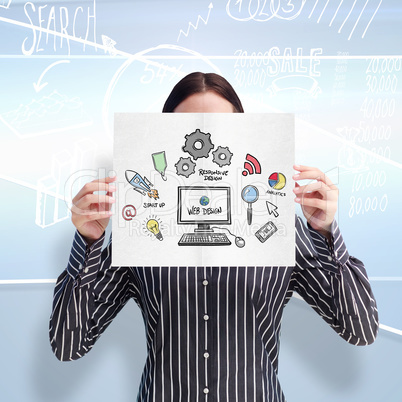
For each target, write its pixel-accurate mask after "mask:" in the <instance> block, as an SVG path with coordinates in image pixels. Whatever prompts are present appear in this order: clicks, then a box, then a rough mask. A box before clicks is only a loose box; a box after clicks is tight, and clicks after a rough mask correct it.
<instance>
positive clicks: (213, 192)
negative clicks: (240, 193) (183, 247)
mask: <svg viewBox="0 0 402 402" xmlns="http://www.w3.org/2000/svg"><path fill="white" fill-rule="evenodd" d="M177 223H178V224H181V225H188V224H194V225H197V226H196V228H195V229H194V232H213V229H212V228H211V226H212V225H230V224H231V223H232V215H231V194H230V187H209V186H180V187H178V199H177Z"/></svg>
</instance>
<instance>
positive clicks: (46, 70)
mask: <svg viewBox="0 0 402 402" xmlns="http://www.w3.org/2000/svg"><path fill="white" fill-rule="evenodd" d="M61 63H70V60H59V61H55V62H54V63H52V64H51V65H50V66H48V67H47V68H45V70H44V71H43V73H42V74H41V75H40V77H39V80H38V82H34V83H33V86H34V88H35V91H36V92H40V91H41V90H42V89H43V88H45V86H46V85H47V82H45V83H43V84H41V81H42V79H43V77H44V75H45V74H46V73H47V72H48V71H49V70H50V69H51V68H53V67H54V66H55V65H57V64H61Z"/></svg>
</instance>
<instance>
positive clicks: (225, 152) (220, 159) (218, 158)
mask: <svg viewBox="0 0 402 402" xmlns="http://www.w3.org/2000/svg"><path fill="white" fill-rule="evenodd" d="M212 155H213V156H214V158H213V160H212V161H213V162H214V163H216V164H217V165H219V167H222V166H226V165H230V162H231V160H232V156H233V154H232V152H230V150H229V148H228V147H221V146H219V147H218V148H216V150H215V151H214V152H212Z"/></svg>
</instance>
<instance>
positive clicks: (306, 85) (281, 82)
mask: <svg viewBox="0 0 402 402" xmlns="http://www.w3.org/2000/svg"><path fill="white" fill-rule="evenodd" d="M288 90H293V91H303V92H307V93H309V94H310V95H311V96H312V97H313V98H315V99H316V98H317V97H318V95H320V94H321V93H322V91H321V88H320V87H319V85H318V81H317V80H316V79H314V78H313V77H307V76H306V75H287V76H285V77H280V78H276V79H274V80H273V81H272V83H271V85H270V86H269V87H268V88H267V89H266V91H267V92H268V93H269V94H270V95H271V96H275V95H277V93H278V92H280V91H288Z"/></svg>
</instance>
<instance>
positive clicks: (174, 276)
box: [50, 217, 378, 402]
mask: <svg viewBox="0 0 402 402" xmlns="http://www.w3.org/2000/svg"><path fill="white" fill-rule="evenodd" d="M103 240H104V237H102V238H100V239H99V240H98V241H97V242H95V243H94V244H93V245H92V246H91V247H87V246H86V243H85V241H84V239H83V238H82V237H81V236H80V234H79V233H78V232H76V234H75V238H74V242H73V246H72V250H71V255H70V259H69V263H68V266H67V268H66V270H65V271H64V272H63V273H62V274H61V275H60V277H59V278H58V281H57V284H56V287H55V292H54V300H53V311H52V315H51V318H50V342H51V345H52V348H53V351H54V353H55V354H56V356H57V357H58V358H59V359H60V360H75V359H78V358H80V357H82V356H83V355H85V354H86V353H87V352H89V351H90V350H91V348H92V347H93V345H94V343H95V341H96V340H97V339H98V338H99V336H100V335H101V334H102V332H103V331H104V330H105V329H106V328H107V326H108V325H109V324H110V323H111V322H112V320H113V318H114V317H115V316H116V314H117V313H118V312H119V311H120V310H121V309H122V308H123V306H124V305H125V304H126V303H127V301H128V300H129V299H134V300H135V302H136V303H137V304H138V306H139V307H140V309H141V311H142V315H143V317H144V322H145V327H146V343H147V350H148V354H147V359H146V364H145V368H144V372H143V375H142V378H141V383H140V388H139V393H138V401H267V402H268V401H285V397H284V395H283V393H282V390H281V387H280V384H279V381H278V377H277V372H278V354H279V335H280V329H281V319H282V313H283V309H284V307H285V305H286V304H287V302H288V301H289V299H290V297H291V296H292V293H293V291H296V292H297V293H299V294H300V295H301V296H302V297H303V298H304V299H305V300H306V301H307V303H309V304H310V305H311V306H312V308H313V309H314V310H315V311H317V313H318V314H320V315H321V317H322V318H323V319H324V320H325V321H326V322H327V323H328V324H329V325H330V326H331V327H332V328H333V329H334V330H335V331H336V332H337V333H338V334H339V335H340V336H341V337H342V338H343V339H345V340H346V341H347V342H350V343H352V344H355V345H366V344H370V343H372V342H373V341H374V339H375V337H376V335H377V331H378V314H377V308H376V302H375V299H374V296H373V294H372V291H371V288H370V284H369V281H368V278H367V274H366V271H365V268H364V266H363V263H362V262H361V261H359V260H358V259H356V258H354V257H351V256H350V255H349V254H348V251H347V249H346V246H345V244H344V242H343V239H342V236H341V234H340V231H339V229H338V226H337V224H336V222H334V223H333V224H332V241H327V239H326V238H325V237H324V236H322V235H321V234H319V233H318V232H316V231H315V230H314V229H312V228H311V227H310V226H308V227H306V226H305V225H304V223H303V222H302V220H301V219H300V218H299V217H297V218H296V265H295V266H292V267H114V266H111V247H112V245H111V240H109V243H108V244H107V246H106V247H105V248H104V249H103V250H102V243H103Z"/></svg>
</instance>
